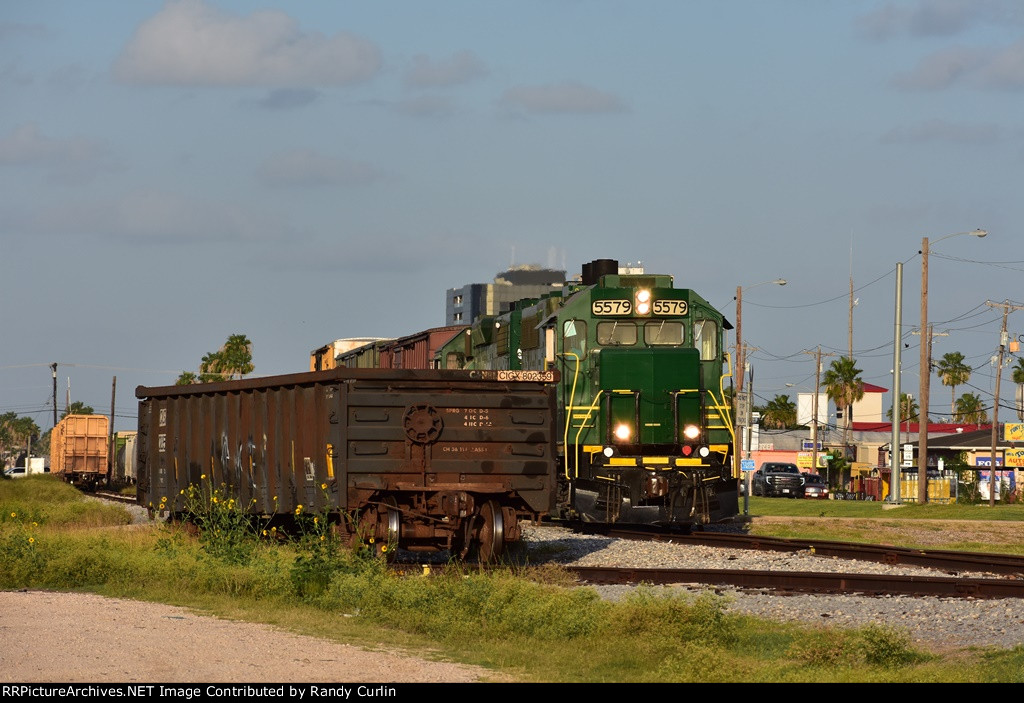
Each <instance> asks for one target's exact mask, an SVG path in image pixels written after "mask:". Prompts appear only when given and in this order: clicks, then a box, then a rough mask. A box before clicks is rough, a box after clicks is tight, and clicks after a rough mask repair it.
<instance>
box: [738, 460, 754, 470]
mask: <svg viewBox="0 0 1024 703" xmlns="http://www.w3.org/2000/svg"><path fill="white" fill-rule="evenodd" d="M754 463H755V462H754V460H753V459H740V470H741V471H754Z"/></svg>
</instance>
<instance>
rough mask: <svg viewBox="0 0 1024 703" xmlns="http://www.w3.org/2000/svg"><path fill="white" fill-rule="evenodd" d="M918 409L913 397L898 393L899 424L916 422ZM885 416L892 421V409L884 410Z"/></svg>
mask: <svg viewBox="0 0 1024 703" xmlns="http://www.w3.org/2000/svg"><path fill="white" fill-rule="evenodd" d="M920 409H921V408H920V407H919V406H918V404H917V401H916V400H914V397H913V396H911V395H907V394H906V393H900V422H917V420H918V417H917V415H918V412H919V411H920ZM885 415H886V417H888V418H889V419H890V420H892V408H889V409H888V410H886V411H885Z"/></svg>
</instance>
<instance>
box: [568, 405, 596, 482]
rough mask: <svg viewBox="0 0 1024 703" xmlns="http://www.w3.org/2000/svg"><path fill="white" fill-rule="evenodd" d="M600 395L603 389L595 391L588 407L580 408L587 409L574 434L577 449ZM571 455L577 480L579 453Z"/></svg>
mask: <svg viewBox="0 0 1024 703" xmlns="http://www.w3.org/2000/svg"><path fill="white" fill-rule="evenodd" d="M602 393H604V389H603V388H602V389H599V390H598V391H597V395H595V396H594V400H593V401H592V402H591V404H590V405H589V406H581V407H586V408H587V416H586V417H584V418H583V422H581V423H580V429H579V431H578V432H577V433H576V446H577V447H579V446H580V435H581V434H583V430H585V429H587V422H589V421H590V416H591V415H592V414H593V412H594V408H597V407H598V405H597V400H598V398H600V397H601V394H602ZM573 407H575V406H573ZM568 412H569V410H568V408H567V409H566V414H568ZM566 424H567V425H568V422H566ZM573 455H574V456H575V457H576V471H575V475H576V477H577V478H578V477H579V475H580V463H579V452H575V451H574V452H573ZM566 478H569V476H568V474H567V475H566Z"/></svg>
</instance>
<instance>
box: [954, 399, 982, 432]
mask: <svg viewBox="0 0 1024 703" xmlns="http://www.w3.org/2000/svg"><path fill="white" fill-rule="evenodd" d="M953 417H954V418H955V419H956V421H957V422H963V423H967V424H972V425H983V424H985V423H986V422H988V413H987V412H985V406H984V404H983V403H982V401H981V398H980V397H979V396H976V395H975V394H974V393H964V394H963V395H962V396H960V397H959V398H958V399H957V401H956V411H955V412H954V414H953Z"/></svg>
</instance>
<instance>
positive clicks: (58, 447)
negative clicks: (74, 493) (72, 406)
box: [50, 415, 110, 491]
mask: <svg viewBox="0 0 1024 703" xmlns="http://www.w3.org/2000/svg"><path fill="white" fill-rule="evenodd" d="M108 428H109V420H108V419H107V417H106V416H105V415H67V416H65V417H64V418H63V419H62V420H61V421H60V422H58V423H57V425H56V427H54V428H53V432H52V433H51V434H50V473H52V474H54V475H55V476H58V477H59V478H61V479H63V480H64V481H66V482H68V483H70V484H73V485H75V486H77V487H79V488H81V489H84V490H88V491H91V490H94V489H95V488H96V486H98V485H100V484H102V483H104V482H106V480H107V472H108V456H109V442H110V435H109V434H108Z"/></svg>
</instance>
